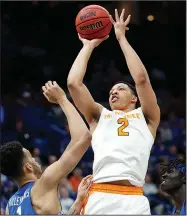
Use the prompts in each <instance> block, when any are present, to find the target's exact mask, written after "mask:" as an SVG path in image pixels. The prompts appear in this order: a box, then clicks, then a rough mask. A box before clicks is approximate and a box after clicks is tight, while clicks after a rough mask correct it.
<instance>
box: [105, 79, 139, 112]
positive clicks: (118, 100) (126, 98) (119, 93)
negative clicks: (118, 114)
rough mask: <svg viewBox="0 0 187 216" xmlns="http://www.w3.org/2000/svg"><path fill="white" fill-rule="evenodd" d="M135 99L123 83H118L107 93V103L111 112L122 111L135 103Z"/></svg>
mask: <svg viewBox="0 0 187 216" xmlns="http://www.w3.org/2000/svg"><path fill="white" fill-rule="evenodd" d="M136 100H137V98H136V97H135V96H134V95H133V94H132V92H131V89H130V88H129V87H128V85H127V84H125V83H118V84H116V85H114V86H113V87H112V89H111V90H110V92H109V103H110V107H111V109H112V110H124V109H126V108H127V107H128V106H129V105H130V104H132V103H134V104H135V103H136Z"/></svg>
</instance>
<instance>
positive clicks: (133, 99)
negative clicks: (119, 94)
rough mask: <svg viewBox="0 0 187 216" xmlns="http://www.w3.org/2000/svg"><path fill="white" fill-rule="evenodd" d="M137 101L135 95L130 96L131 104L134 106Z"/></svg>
mask: <svg viewBox="0 0 187 216" xmlns="http://www.w3.org/2000/svg"><path fill="white" fill-rule="evenodd" d="M137 100H138V98H137V97H136V96H135V95H133V96H132V99H131V102H132V103H133V104H135V103H136V102H137Z"/></svg>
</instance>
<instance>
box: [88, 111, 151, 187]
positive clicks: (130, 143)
mask: <svg viewBox="0 0 187 216" xmlns="http://www.w3.org/2000/svg"><path fill="white" fill-rule="evenodd" d="M153 143H154V138H153V136H152V134H151V132H150V130H149V128H148V126H147V123H146V121H145V118H144V115H143V112H142V109H141V108H138V109H135V110H132V111H130V112H128V113H125V112H123V111H119V110H113V111H109V110H107V109H106V108H103V110H102V113H101V116H100V119H99V122H98V125H97V127H96V129H95V131H94V133H93V135H92V148H93V151H94V163H93V182H94V183H104V182H111V181H117V180H128V181H129V182H130V183H131V184H132V185H135V186H137V187H142V186H143V184H144V179H145V175H146V172H147V167H148V160H149V156H150V151H151V148H152V145H153Z"/></svg>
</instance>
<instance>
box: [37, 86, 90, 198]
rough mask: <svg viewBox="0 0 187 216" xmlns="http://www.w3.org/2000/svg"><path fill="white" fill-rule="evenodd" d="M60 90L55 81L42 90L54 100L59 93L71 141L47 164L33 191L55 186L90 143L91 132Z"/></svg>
mask: <svg viewBox="0 0 187 216" xmlns="http://www.w3.org/2000/svg"><path fill="white" fill-rule="evenodd" d="M55 88H56V89H55ZM50 91H51V92H50ZM55 91H56V92H55ZM59 92H60V93H59ZM62 92H63V90H62V89H61V88H60V87H59V86H58V85H57V84H56V83H55V84H54V86H52V87H49V89H48V90H47V91H46V92H45V91H44V94H46V97H47V96H49V97H50V96H51V95H52V97H54V98H55V99H54V102H55V100H56V98H57V96H56V95H59V96H58V99H57V101H58V104H59V105H60V107H61V108H62V110H63V112H64V113H65V115H66V118H67V120H68V125H69V130H70V134H71V142H70V143H69V145H68V147H67V148H66V150H65V152H64V153H63V155H62V156H61V157H60V159H59V160H58V161H57V162H55V163H53V164H52V165H51V166H49V167H48V168H47V169H46V170H45V172H44V173H43V175H42V176H41V178H40V179H39V180H38V181H37V182H36V184H35V185H36V187H35V191H37V189H36V188H37V187H38V188H39V190H38V191H39V193H41V194H42V193H44V192H47V191H49V190H51V189H55V188H56V186H57V185H58V184H59V181H60V180H61V179H62V178H63V177H64V176H66V175H67V174H68V173H69V172H71V171H72V169H74V168H75V166H76V165H77V163H78V162H79V161H80V159H81V158H82V156H83V155H84V153H85V152H86V150H87V149H88V147H89V146H90V143H91V134H90V132H89V130H88V129H87V127H86V125H85V123H84V121H83V120H82V118H81V116H80V115H79V113H78V112H77V110H76V109H75V107H74V106H73V105H72V104H71V103H70V102H69V100H68V99H67V98H66V96H65V93H64V92H63V93H62ZM50 94H51V95H50ZM63 94H64V95H63ZM52 100H53V98H52ZM49 101H50V100H49Z"/></svg>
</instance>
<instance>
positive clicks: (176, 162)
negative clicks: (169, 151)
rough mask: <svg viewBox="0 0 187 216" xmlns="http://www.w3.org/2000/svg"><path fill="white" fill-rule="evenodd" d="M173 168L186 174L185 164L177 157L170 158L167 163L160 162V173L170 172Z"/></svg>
mask: <svg viewBox="0 0 187 216" xmlns="http://www.w3.org/2000/svg"><path fill="white" fill-rule="evenodd" d="M173 168H175V169H176V170H178V171H179V172H180V173H181V174H182V175H184V176H186V164H185V162H184V161H182V160H180V159H178V158H175V159H172V160H170V161H169V163H168V164H160V171H161V174H162V175H163V174H164V173H166V172H171V170H172V169H173Z"/></svg>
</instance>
